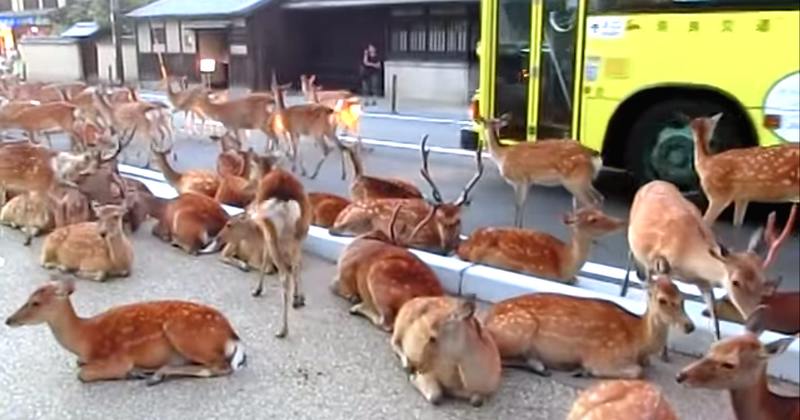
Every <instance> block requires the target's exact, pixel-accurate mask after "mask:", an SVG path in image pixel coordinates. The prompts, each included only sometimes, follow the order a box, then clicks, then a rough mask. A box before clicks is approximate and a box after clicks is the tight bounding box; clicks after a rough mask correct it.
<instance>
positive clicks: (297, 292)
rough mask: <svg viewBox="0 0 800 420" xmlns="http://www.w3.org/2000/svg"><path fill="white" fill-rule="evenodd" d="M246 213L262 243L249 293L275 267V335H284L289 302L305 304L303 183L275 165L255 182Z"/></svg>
mask: <svg viewBox="0 0 800 420" xmlns="http://www.w3.org/2000/svg"><path fill="white" fill-rule="evenodd" d="M248 214H249V216H250V219H251V220H253V221H254V222H255V223H256V225H257V226H258V227H259V229H260V231H261V234H262V236H263V238H264V244H265V247H264V254H263V257H262V260H261V261H262V264H263V266H262V267H261V270H260V274H259V279H258V286H257V287H256V289H255V290H254V291H253V296H260V295H261V293H262V292H263V290H264V274H265V273H266V272H267V271H268V269H269V268H270V267H268V264H269V263H270V262H271V263H272V264H273V265H274V266H275V267H276V268H277V271H278V277H279V279H280V282H281V286H282V287H281V288H282V294H283V299H282V300H283V305H282V308H281V326H280V328H279V329H278V332H277V333H276V334H275V336H276V337H278V338H284V337H286V336H287V335H288V334H289V305H290V304H291V305H292V307H293V308H299V307H301V306H303V305H305V295H304V294H303V291H302V290H301V282H300V264H301V261H302V257H303V250H302V242H303V240H305V238H306V236H308V229H309V225H310V224H311V205H310V204H309V202H308V196H307V195H306V193H305V189H304V188H303V184H302V183H300V181H299V180H298V179H297V178H295V177H294V176H293V175H292V174H290V173H289V172H287V171H284V170H283V169H280V168H276V169H274V170H272V171H270V172H269V173H268V174H267V175H265V176H264V177H263V178H262V179H261V182H259V184H258V191H257V192H256V199H255V201H254V202H253V204H251V206H250V207H249V208H248ZM290 301H291V302H290Z"/></svg>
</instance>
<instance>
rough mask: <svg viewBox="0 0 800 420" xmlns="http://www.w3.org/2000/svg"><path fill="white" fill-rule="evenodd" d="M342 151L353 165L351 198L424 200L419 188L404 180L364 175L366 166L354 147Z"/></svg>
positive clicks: (346, 147) (358, 199)
mask: <svg viewBox="0 0 800 420" xmlns="http://www.w3.org/2000/svg"><path fill="white" fill-rule="evenodd" d="M342 151H343V152H344V153H345V154H347V156H348V157H349V158H350V163H351V164H352V165H353V175H354V176H353V182H351V183H350V198H351V199H352V200H353V201H362V200H368V199H377V198H419V199H421V198H423V196H422V192H420V190H419V188H417V187H416V186H415V185H413V184H411V183H410V182H406V181H403V180H402V179H393V178H379V177H374V176H367V175H364V164H363V162H362V161H361V157H360V156H359V155H358V152H357V151H356V150H354V149H353V147H349V146H345V148H344V149H342Z"/></svg>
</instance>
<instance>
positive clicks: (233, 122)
mask: <svg viewBox="0 0 800 420" xmlns="http://www.w3.org/2000/svg"><path fill="white" fill-rule="evenodd" d="M214 96H215V94H214V93H213V92H206V94H205V95H199V97H198V98H197V104H196V108H197V109H198V112H200V113H201V114H202V115H206V116H207V117H208V118H210V119H212V120H214V121H217V122H219V123H220V124H222V125H223V126H224V127H225V129H226V130H228V131H229V132H232V133H234V135H235V136H236V138H237V139H239V141H241V131H242V130H263V129H264V127H265V126H266V125H267V123H268V121H269V118H270V115H271V112H270V110H271V109H272V108H273V106H274V104H275V99H274V98H273V97H272V95H271V94H269V93H266V92H259V93H248V94H247V95H245V96H243V97H241V98H236V99H228V100H224V101H217V100H215V98H214ZM267 134H269V133H267Z"/></svg>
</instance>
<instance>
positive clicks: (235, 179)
mask: <svg viewBox="0 0 800 420" xmlns="http://www.w3.org/2000/svg"><path fill="white" fill-rule="evenodd" d="M246 158H247V162H248V163H247V167H248V174H247V177H241V176H235V175H224V176H221V177H220V183H219V188H217V192H216V194H215V195H214V199H215V200H217V201H218V202H220V203H222V204H227V205H229V206H234V207H242V208H244V207H247V206H248V205H249V204H250V203H251V202H252V201H253V199H255V195H256V189H257V188H258V183H259V182H260V181H261V178H262V177H263V176H264V175H265V174H266V173H267V172H269V171H270V170H272V167H273V166H274V165H275V163H276V160H277V158H276V157H274V156H258V155H257V154H256V153H255V151H254V150H253V149H252V148H250V149H249V150H248V151H247V154H246Z"/></svg>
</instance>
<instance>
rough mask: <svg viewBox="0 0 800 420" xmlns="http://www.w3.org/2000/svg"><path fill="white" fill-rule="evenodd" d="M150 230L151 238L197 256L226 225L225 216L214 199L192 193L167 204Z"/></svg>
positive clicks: (183, 194)
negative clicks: (153, 237)
mask: <svg viewBox="0 0 800 420" xmlns="http://www.w3.org/2000/svg"><path fill="white" fill-rule="evenodd" d="M161 213H162V214H161V217H159V219H158V222H157V223H156V225H155V226H153V231H152V232H153V235H155V236H156V237H158V238H159V239H161V240H163V241H165V242H169V243H171V244H172V245H174V246H177V247H179V248H181V249H182V250H183V251H184V252H186V253H187V254H190V255H197V254H198V253H199V252H200V250H201V249H203V248H205V247H206V246H208V245H209V244H210V243H211V242H212V241H213V239H214V238H215V237H216V236H217V234H219V232H220V230H222V228H223V226H225V223H226V222H227V221H228V213H227V212H226V211H225V210H224V209H223V208H222V206H221V205H220V204H219V203H218V202H216V201H215V200H214V199H213V198H211V197H208V196H205V195H202V194H198V193H195V192H186V193H182V194H181V195H179V196H178V197H176V198H174V199H172V200H169V201H168V202H167V203H166V204H165V206H164V209H163V212H161Z"/></svg>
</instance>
